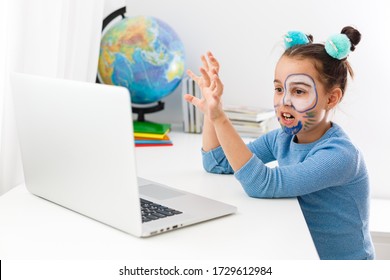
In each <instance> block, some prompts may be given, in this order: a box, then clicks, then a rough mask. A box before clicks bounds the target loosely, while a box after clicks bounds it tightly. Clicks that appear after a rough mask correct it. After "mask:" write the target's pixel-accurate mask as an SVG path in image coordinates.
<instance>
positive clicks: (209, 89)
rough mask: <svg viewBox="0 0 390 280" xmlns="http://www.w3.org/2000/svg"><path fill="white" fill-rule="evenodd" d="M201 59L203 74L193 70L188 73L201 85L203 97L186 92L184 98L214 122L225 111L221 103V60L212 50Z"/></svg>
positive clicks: (201, 71)
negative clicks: (196, 73) (219, 74)
mask: <svg viewBox="0 0 390 280" xmlns="http://www.w3.org/2000/svg"><path fill="white" fill-rule="evenodd" d="M201 60H202V64H203V66H202V67H201V68H200V74H201V75H200V76H197V75H195V74H194V73H193V72H192V71H191V70H187V74H188V75H189V76H190V77H191V78H192V79H193V80H194V81H195V82H196V83H197V85H198V86H199V88H200V90H201V92H202V98H201V99H199V98H197V97H194V96H192V95H190V94H186V95H185V96H184V98H185V100H186V101H188V102H189V103H191V104H193V105H194V106H196V107H197V108H198V109H199V110H200V111H201V112H203V113H204V114H205V117H208V118H209V119H210V121H212V122H213V121H215V120H216V119H218V117H219V116H221V114H222V113H223V111H222V104H221V96H222V93H223V84H222V82H221V80H220V79H219V76H218V72H219V62H218V60H217V59H216V58H215V57H214V56H213V55H212V53H211V52H208V53H207V58H206V56H204V55H202V57H201Z"/></svg>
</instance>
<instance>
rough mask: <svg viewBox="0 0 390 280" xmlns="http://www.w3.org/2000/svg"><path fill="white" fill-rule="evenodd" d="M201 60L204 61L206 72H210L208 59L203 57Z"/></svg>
mask: <svg viewBox="0 0 390 280" xmlns="http://www.w3.org/2000/svg"><path fill="white" fill-rule="evenodd" d="M200 59H201V60H202V64H203V68H204V69H206V71H209V64H208V62H207V59H206V57H205V56H204V55H202V56H201V57H200Z"/></svg>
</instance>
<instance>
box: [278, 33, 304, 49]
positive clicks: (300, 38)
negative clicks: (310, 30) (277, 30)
mask: <svg viewBox="0 0 390 280" xmlns="http://www.w3.org/2000/svg"><path fill="white" fill-rule="evenodd" d="M283 39H284V45H285V46H286V49H288V48H291V47H292V46H295V45H305V44H308V43H309V42H310V41H309V38H308V37H307V35H306V34H305V33H303V32H301V31H288V32H287V33H286V35H284V38H283Z"/></svg>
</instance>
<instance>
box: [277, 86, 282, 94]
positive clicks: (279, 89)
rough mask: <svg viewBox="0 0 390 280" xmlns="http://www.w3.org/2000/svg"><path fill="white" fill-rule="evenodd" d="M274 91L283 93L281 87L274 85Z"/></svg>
mask: <svg viewBox="0 0 390 280" xmlns="http://www.w3.org/2000/svg"><path fill="white" fill-rule="evenodd" d="M275 93H283V88H281V87H276V88H275Z"/></svg>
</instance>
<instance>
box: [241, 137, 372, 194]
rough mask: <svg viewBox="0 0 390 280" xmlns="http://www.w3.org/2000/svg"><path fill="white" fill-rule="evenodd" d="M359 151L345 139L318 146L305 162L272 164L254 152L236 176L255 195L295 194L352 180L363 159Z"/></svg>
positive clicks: (306, 192)
mask: <svg viewBox="0 0 390 280" xmlns="http://www.w3.org/2000/svg"><path fill="white" fill-rule="evenodd" d="M360 156H361V155H360V153H359V151H358V150H357V149H356V148H355V147H354V146H352V145H351V144H349V143H348V142H347V141H343V140H333V141H332V142H331V143H327V144H326V145H322V146H319V147H317V148H316V149H315V150H314V151H312V152H311V153H309V154H308V155H307V156H306V158H305V159H304V160H303V161H302V162H298V163H296V164H290V165H285V166H280V167H275V168H269V167H267V166H265V165H264V163H263V162H262V161H261V160H260V159H259V158H257V157H256V155H253V156H252V158H251V159H250V160H249V161H248V162H247V163H246V164H245V165H244V166H243V167H242V168H241V169H239V170H237V172H236V173H235V177H236V178H237V180H238V181H239V182H240V183H241V185H242V186H243V188H244V190H245V191H246V193H247V194H248V195H249V196H251V197H270V198H271V197H295V196H301V195H305V194H309V193H312V192H315V191H318V190H321V189H325V188H328V187H336V186H340V185H344V184H347V183H351V178H355V179H354V180H360V179H365V178H356V174H357V169H358V168H359V162H360V159H359V157H360Z"/></svg>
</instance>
